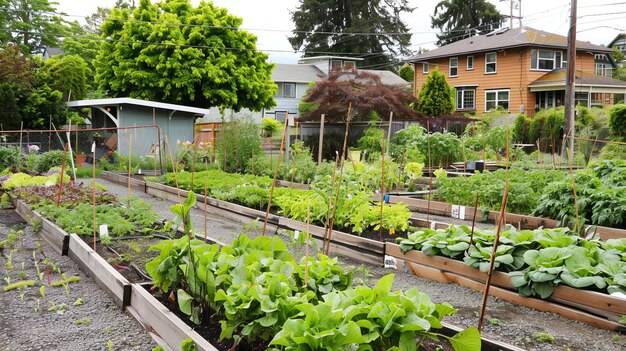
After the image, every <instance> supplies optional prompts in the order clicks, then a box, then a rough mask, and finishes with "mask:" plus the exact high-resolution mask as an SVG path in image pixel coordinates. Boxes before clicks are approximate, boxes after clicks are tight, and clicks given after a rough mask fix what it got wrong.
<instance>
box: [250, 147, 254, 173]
mask: <svg viewBox="0 0 626 351" xmlns="http://www.w3.org/2000/svg"><path fill="white" fill-rule="evenodd" d="M250 165H251V168H252V175H254V147H252V156H251V157H250Z"/></svg>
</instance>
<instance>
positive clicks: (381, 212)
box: [378, 119, 391, 242]
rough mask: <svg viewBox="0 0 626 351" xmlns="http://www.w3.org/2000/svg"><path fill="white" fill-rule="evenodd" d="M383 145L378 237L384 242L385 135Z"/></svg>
mask: <svg viewBox="0 0 626 351" xmlns="http://www.w3.org/2000/svg"><path fill="white" fill-rule="evenodd" d="M390 120H391V119H390ZM381 146H382V152H381V154H382V159H381V162H382V167H381V170H380V225H379V228H378V239H379V240H380V241H381V242H382V241H383V208H384V206H385V138H384V137H383V140H382V145H381ZM390 234H391V233H390Z"/></svg>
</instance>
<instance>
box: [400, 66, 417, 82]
mask: <svg viewBox="0 0 626 351" xmlns="http://www.w3.org/2000/svg"><path fill="white" fill-rule="evenodd" d="M398 75H399V76H400V78H402V79H404V80H406V81H407V82H412V81H413V80H414V79H415V71H414V70H413V66H411V65H407V64H405V65H404V66H402V68H400V71H398Z"/></svg>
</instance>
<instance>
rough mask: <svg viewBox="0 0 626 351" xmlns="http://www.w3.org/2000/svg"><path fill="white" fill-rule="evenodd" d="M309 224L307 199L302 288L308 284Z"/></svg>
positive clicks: (309, 213) (309, 200) (309, 207)
mask: <svg viewBox="0 0 626 351" xmlns="http://www.w3.org/2000/svg"><path fill="white" fill-rule="evenodd" d="M310 223H311V199H308V201H307V206H306V249H305V254H304V287H305V288H306V287H307V286H308V285H309V284H308V283H309V224H310Z"/></svg>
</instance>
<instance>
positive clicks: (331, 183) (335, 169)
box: [322, 151, 339, 252]
mask: <svg viewBox="0 0 626 351" xmlns="http://www.w3.org/2000/svg"><path fill="white" fill-rule="evenodd" d="M338 165H339V151H335V167H334V168H333V176H332V177H331V179H330V193H329V194H328V204H327V208H328V209H327V211H326V220H325V221H324V237H323V238H322V252H326V230H327V229H328V226H329V225H330V223H329V221H330V209H331V208H332V203H333V192H334V191H335V178H336V176H337V166H338ZM329 245H330V243H329Z"/></svg>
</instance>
